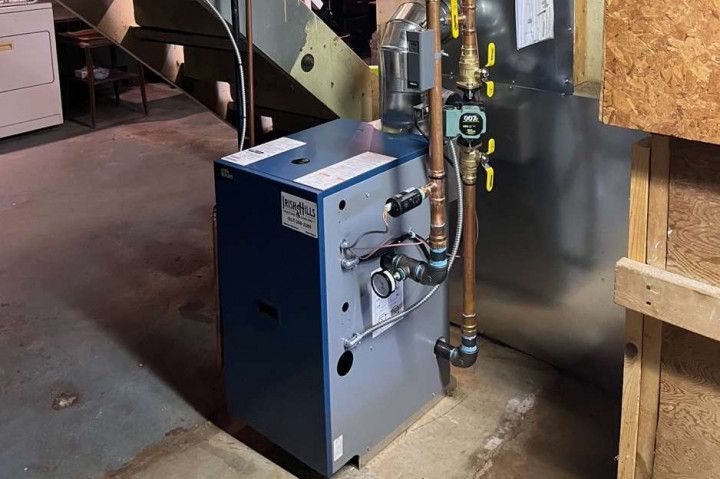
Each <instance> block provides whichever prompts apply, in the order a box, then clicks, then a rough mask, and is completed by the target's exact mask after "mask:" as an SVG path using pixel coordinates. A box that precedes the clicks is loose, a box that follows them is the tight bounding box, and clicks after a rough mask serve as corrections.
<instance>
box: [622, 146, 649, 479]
mask: <svg viewBox="0 0 720 479" xmlns="http://www.w3.org/2000/svg"><path fill="white" fill-rule="evenodd" d="M649 186H650V141H649V139H646V140H643V141H641V142H638V143H636V144H635V145H633V147H632V154H631V163H630V218H629V231H628V255H629V256H630V257H631V258H633V259H636V260H638V261H645V254H646V249H647V220H648V201H649V200H648V198H649V193H648V191H649ZM642 333H643V316H642V314H640V313H638V312H636V311H632V310H627V313H626V320H625V356H624V364H623V392H622V421H621V423H620V446H619V453H618V478H619V479H632V478H633V477H634V476H635V458H636V451H637V432H638V417H639V414H640V380H641V369H640V367H641V360H642V341H643V334H642Z"/></svg>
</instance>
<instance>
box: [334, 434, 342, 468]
mask: <svg viewBox="0 0 720 479" xmlns="http://www.w3.org/2000/svg"><path fill="white" fill-rule="evenodd" d="M343 442H344V441H343V436H342V434H340V435H339V436H338V437H336V438H335V440H334V441H333V462H335V461H339V460H340V459H342V457H343V455H344V454H345V451H343V449H345V448H344V447H343V446H344V444H343Z"/></svg>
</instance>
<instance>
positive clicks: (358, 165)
mask: <svg viewBox="0 0 720 479" xmlns="http://www.w3.org/2000/svg"><path fill="white" fill-rule="evenodd" d="M395 159H396V158H394V157H392V156H387V155H381V154H380V153H373V152H372V151H368V152H365V153H363V154H361V155H357V156H353V157H352V158H348V159H347V160H345V161H341V162H340V163H335V164H334V165H330V166H328V167H327V168H323V169H322V170H318V171H316V172H314V173H310V174H309V175H305V176H301V177H300V178H297V179H296V180H295V181H296V182H297V183H301V184H303V185H307V186H311V187H313V188H315V189H317V190H323V191H324V190H327V189H330V188H332V187H333V186H336V185H339V184H340V183H343V182H345V181H347V180H349V179H352V178H355V177H356V176H360V175H362V174H363V173H367V172H368V171H370V170H372V169H374V168H377V167H378V166H382V165H386V164H388V163H390V162H391V161H394V160H395Z"/></svg>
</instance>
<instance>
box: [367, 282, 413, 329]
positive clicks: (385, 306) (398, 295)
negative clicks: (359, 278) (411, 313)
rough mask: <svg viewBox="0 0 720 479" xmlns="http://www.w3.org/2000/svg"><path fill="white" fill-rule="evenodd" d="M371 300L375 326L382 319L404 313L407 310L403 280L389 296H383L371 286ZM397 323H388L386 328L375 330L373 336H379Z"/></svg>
mask: <svg viewBox="0 0 720 479" xmlns="http://www.w3.org/2000/svg"><path fill="white" fill-rule="evenodd" d="M370 300H371V301H372V325H373V326H375V325H376V324H378V323H379V322H381V321H384V320H386V319H388V318H390V317H392V316H395V315H396V314H399V313H402V312H403V311H404V310H405V294H404V291H403V283H402V281H400V282H398V284H397V289H396V290H395V291H394V292H393V293H392V294H390V296H388V297H387V298H381V297H380V296H378V295H377V294H375V291H373V289H372V286H370ZM394 325H395V324H388V325H387V326H385V327H384V328H380V329H378V330H377V331H375V332H373V338H377V337H378V336H380V335H381V334H382V333H384V332H385V331H387V330H388V329H390V328H392V327H393V326H394Z"/></svg>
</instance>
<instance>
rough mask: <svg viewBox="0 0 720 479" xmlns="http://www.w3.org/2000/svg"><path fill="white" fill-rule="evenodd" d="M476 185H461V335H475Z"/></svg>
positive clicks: (471, 336) (472, 336)
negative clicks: (462, 202) (462, 198)
mask: <svg viewBox="0 0 720 479" xmlns="http://www.w3.org/2000/svg"><path fill="white" fill-rule="evenodd" d="M476 191H477V189H476V185H475V184H470V185H469V184H463V193H464V196H465V202H464V214H463V219H464V221H463V253H462V257H463V309H462V315H463V318H462V334H463V336H466V337H470V338H474V337H475V336H476V335H477V329H478V327H477V309H476V306H475V256H476V252H475V243H476V242H477V215H476Z"/></svg>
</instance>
